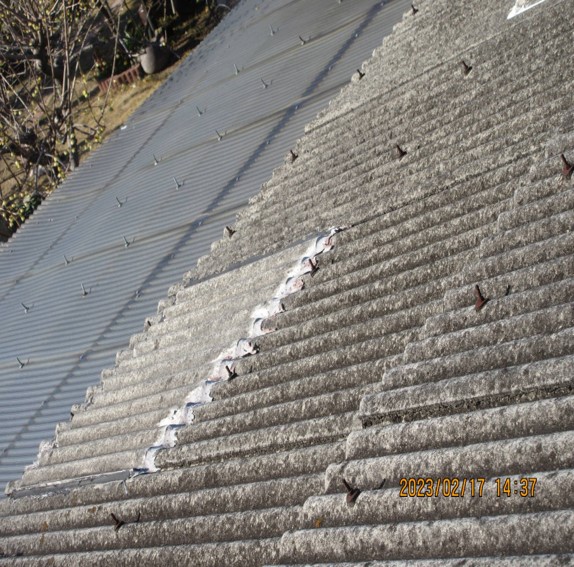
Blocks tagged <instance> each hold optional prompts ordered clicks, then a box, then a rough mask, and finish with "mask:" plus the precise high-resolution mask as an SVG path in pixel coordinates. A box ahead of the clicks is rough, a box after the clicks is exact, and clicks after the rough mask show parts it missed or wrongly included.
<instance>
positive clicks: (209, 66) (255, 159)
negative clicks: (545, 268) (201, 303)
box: [0, 0, 407, 497]
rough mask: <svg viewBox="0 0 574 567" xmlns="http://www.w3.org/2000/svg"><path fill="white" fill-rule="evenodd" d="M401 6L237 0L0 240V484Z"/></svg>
mask: <svg viewBox="0 0 574 567" xmlns="http://www.w3.org/2000/svg"><path fill="white" fill-rule="evenodd" d="M405 6H407V3H406V2H405V1H404V0H401V1H393V2H391V3H389V4H388V6H387V5H383V3H381V2H380V1H378V0H377V1H375V0H361V1H354V2H343V3H338V2H337V1H336V0H320V1H314V2H305V1H303V0H297V1H285V0H281V1H275V2H263V3H258V2H255V1H251V0H249V1H247V0H245V1H244V2H241V4H240V5H239V6H238V7H237V8H236V9H235V10H233V12H232V13H230V14H229V16H228V17H226V18H225V20H224V21H223V22H222V24H221V25H220V26H219V27H218V28H217V29H216V30H215V32H214V33H213V34H212V35H210V37H209V38H208V39H207V40H206V41H205V42H204V43H203V44H202V45H201V46H199V47H198V48H197V50H195V52H194V53H193V54H192V55H191V56H190V57H189V58H188V59H187V60H186V61H184V62H183V63H182V65H181V67H180V69H179V70H178V71H177V72H176V73H174V74H173V75H172V76H171V78H170V79H169V80H168V81H167V82H166V83H165V84H164V85H163V86H162V87H161V88H160V89H159V90H158V92H156V93H155V95H154V96H153V97H152V98H151V99H150V100H148V101H147V102H146V104H144V105H143V106H142V108H141V109H140V110H138V111H137V112H136V113H135V115H134V116H133V117H132V118H131V119H130V120H129V121H128V122H127V124H126V126H125V129H121V130H118V131H117V132H116V133H115V134H114V135H113V136H112V138H111V139H110V140H109V142H108V143H106V144H105V145H104V146H103V147H102V148H100V149H99V150H98V151H96V152H95V153H94V154H93V155H92V156H91V157H90V158H89V159H88V160H87V162H86V163H85V164H83V166H82V167H81V168H79V170H78V171H76V172H75V173H74V174H73V175H72V176H71V177H70V178H69V179H68V180H67V181H66V182H65V183H64V184H63V186H62V187H61V188H60V189H58V191H56V193H54V194H53V195H52V196H51V197H50V198H49V199H47V200H46V202H45V203H44V204H43V205H42V206H41V207H40V209H39V210H38V211H37V212H36V213H35V214H34V216H33V218H32V219H30V220H29V221H28V222H27V223H26V225H25V226H24V227H23V228H22V229H21V230H19V231H18V233H17V234H16V235H15V236H14V238H13V239H12V240H11V241H10V242H8V243H7V244H5V245H3V246H0V274H1V281H0V312H1V313H2V318H3V324H2V327H1V329H0V497H1V496H2V495H3V491H4V486H5V484H6V482H8V481H10V480H15V479H17V478H19V477H20V476H21V474H22V472H23V469H24V466H25V465H29V464H31V463H32V461H33V460H34V458H35V456H36V454H37V452H38V446H39V444H40V441H42V440H45V439H50V438H51V437H52V436H53V432H54V428H55V426H56V424H57V423H58V422H61V421H66V420H67V419H68V418H69V411H70V407H71V406H72V405H73V404H75V403H78V402H81V401H82V400H83V399H84V394H85V391H86V388H87V387H88V386H91V385H94V384H96V383H97V382H98V381H99V374H100V372H101V370H102V368H105V367H107V366H112V365H113V363H114V355H115V353H116V351H118V350H119V349H120V348H124V347H125V346H126V344H127V339H128V337H129V336H130V335H132V334H133V333H135V332H137V330H138V329H141V327H142V325H143V321H144V318H145V317H146V316H148V315H150V314H152V313H154V311H155V308H156V305H157V302H158V301H159V299H160V298H162V297H164V296H165V294H166V291H167V289H168V286H169V285H172V284H173V283H174V282H176V281H178V279H180V278H181V275H182V274H183V273H184V272H185V271H186V270H188V269H190V268H191V267H193V266H194V265H195V264H196V262H197V259H198V258H199V257H200V256H201V255H203V254H206V253H207V252H208V251H209V247H210V244H211V243H212V242H213V241H214V240H216V239H218V238H219V237H220V235H221V232H222V229H223V227H224V226H225V225H227V224H233V222H234V218H235V215H236V213H237V211H238V210H240V209H241V208H242V207H244V206H245V204H246V203H247V200H248V199H249V197H251V196H252V195H254V194H256V193H257V191H258V190H259V187H260V185H261V183H263V182H264V181H266V180H267V179H268V178H269V176H270V175H271V171H272V169H273V168H274V167H276V166H277V165H279V164H280V163H281V162H282V161H283V159H284V157H285V155H286V154H287V153H288V150H289V148H290V147H291V146H292V145H293V144H294V143H295V140H296V139H297V137H299V136H301V134H302V133H303V126H304V124H306V123H307V122H308V121H309V120H310V119H311V118H312V117H313V116H315V115H316V114H317V112H318V111H319V109H321V108H322V107H323V106H324V105H325V104H326V102H327V101H328V100H329V99H330V98H331V97H332V96H334V94H335V93H336V92H337V91H338V90H340V88H341V86H342V85H344V84H346V83H347V82H349V80H350V78H351V76H352V74H353V73H355V72H356V69H357V67H359V66H360V64H361V62H362V61H363V60H364V59H365V58H366V57H368V56H369V55H370V53H371V52H372V50H373V48H374V47H376V46H378V45H379V44H380V41H381V38H382V36H383V35H384V34H385V33H388V32H389V31H390V30H391V28H392V25H393V23H395V22H396V21H397V20H398V19H400V16H401V14H402V12H403V11H404V9H405ZM270 26H271V27H270ZM271 31H272V32H273V35H271ZM299 35H301V36H302V37H303V38H304V39H305V40H308V41H306V43H305V45H301V41H300V39H299V37H298V36H299ZM234 65H236V66H237V68H238V69H239V74H237V75H236V74H235V70H234ZM262 79H263V81H265V84H267V85H268V87H267V88H264V87H263V83H262V82H261V80H262ZM198 109H199V110H198ZM199 113H201V116H200V115H199ZM216 130H217V131H219V133H221V134H224V137H223V139H222V140H221V141H220V142H218V140H217V136H216ZM156 159H157V161H158V163H157V165H154V163H155V160H156ZM174 179H175V180H177V183H176V181H174ZM180 183H183V186H181V187H177V185H179V184H180ZM120 205H121V206H120ZM124 239H125V240H124ZM126 244H129V247H126ZM64 258H66V260H65V259H64ZM67 261H70V263H69V264H68V265H66V262H67ZM82 285H83V286H84V288H85V289H86V291H87V292H89V295H88V296H83V291H82V287H81V286H82ZM22 304H24V305H25V306H26V307H29V308H30V309H29V311H28V312H25V309H24V307H23V306H22ZM18 359H19V360H20V361H22V362H23V363H25V366H24V367H23V368H22V369H20V368H19V362H18Z"/></svg>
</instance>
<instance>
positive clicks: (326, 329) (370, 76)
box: [0, 0, 574, 567]
mask: <svg viewBox="0 0 574 567" xmlns="http://www.w3.org/2000/svg"><path fill="white" fill-rule="evenodd" d="M510 5H511V3H510V0H504V1H502V2H501V1H500V0H466V1H465V2H458V3H457V2H452V0H433V1H432V2H424V3H423V2H421V3H420V4H418V3H417V5H416V6H415V7H414V8H413V9H411V10H409V12H408V13H406V14H405V17H404V20H403V22H402V23H401V24H400V25H399V26H398V27H397V29H396V30H395V32H394V33H393V34H392V35H391V36H390V37H389V38H388V39H387V40H386V41H385V42H384V45H383V48H382V49H378V50H377V51H376V52H375V54H374V56H373V57H372V58H371V59H370V61H369V63H368V64H365V65H364V67H363V69H364V71H365V72H366V75H365V76H364V77H363V78H362V79H361V80H359V78H358V77H356V78H355V79H354V81H353V84H352V85H350V86H348V87H346V88H344V89H343V92H342V93H341V94H340V95H339V96H337V97H336V98H335V99H334V100H333V101H332V103H331V104H330V105H329V108H328V109H327V110H326V111H324V112H322V113H321V115H320V116H319V117H318V118H317V120H315V121H314V122H313V123H312V124H311V125H310V126H309V127H308V128H307V134H306V135H305V136H304V137H303V138H302V139H301V140H300V141H299V143H298V146H297V152H298V158H297V159H296V160H294V161H292V160H290V161H289V162H287V163H285V164H284V165H282V166H280V167H278V168H276V169H275V171H274V173H273V176H272V178H271V179H270V180H269V181H268V182H267V183H266V184H265V185H264V187H263V188H262V190H261V192H260V193H259V194H258V195H257V197H256V198H255V199H253V200H252V202H251V204H250V205H249V206H248V207H246V208H245V209H244V211H243V212H242V214H241V216H240V218H239V219H238V221H237V223H236V224H235V229H236V230H237V232H236V233H235V234H234V235H233V237H232V238H230V239H229V238H228V239H223V240H221V241H219V242H218V243H217V244H216V245H215V246H214V247H213V249H212V251H211V253H210V254H209V255H208V256H207V257H205V258H204V259H202V261H201V262H200V263H199V265H198V266H197V268H195V269H193V270H191V271H190V272H189V273H188V274H186V276H185V277H184V282H183V283H182V284H179V285H177V286H174V288H172V290H171V293H170V296H169V298H168V299H166V300H164V301H162V302H161V303H160V306H159V315H158V317H157V318H156V319H154V320H153V321H152V324H151V326H148V329H147V330H146V331H145V332H142V333H140V334H138V335H135V336H133V337H132V338H131V340H130V346H129V348H128V349H126V350H124V351H122V352H120V353H119V354H118V359H117V364H116V366H115V367H114V368H113V369H109V370H107V371H105V372H104V375H103V379H102V383H101V384H100V385H98V386H97V387H95V388H94V389H92V390H91V393H90V402H89V403H87V404H86V405H85V406H84V407H82V408H78V409H77V411H76V413H75V415H74V418H73V419H72V421H71V422H70V423H68V424H66V425H65V426H62V427H61V428H60V429H59V431H58V435H57V446H54V447H53V448H47V449H46V450H45V451H43V452H42V454H41V457H40V463H39V466H38V467H37V468H36V469H33V470H29V471H27V472H26V473H25V475H24V477H23V479H22V481H21V482H20V483H19V484H18V485H14V486H13V488H14V489H15V490H14V492H13V494H12V497H11V498H7V499H4V500H3V501H2V502H0V526H1V529H0V553H3V554H4V556H3V557H2V556H0V564H1V565H11V566H12V565H48V564H49V565H57V566H66V567H67V566H73V565H78V564H82V565H83V566H84V565H88V566H90V565H94V566H96V565H97V566H98V567H99V566H100V565H102V564H107V565H117V564H121V565H125V566H132V565H133V566H134V567H135V566H137V567H140V566H141V565H159V564H167V563H170V564H172V563H175V564H177V563H182V564H193V565H201V566H202V567H219V566H221V565H225V566H226V567H235V566H237V567H244V566H245V565H249V566H257V567H261V566H263V565H268V566H269V565H283V566H284V567H286V566H292V567H295V566H298V567H302V566H303V565H316V566H319V565H334V566H338V567H367V566H369V567H372V566H377V567H397V566H398V565H400V566H404V567H423V566H424V567H433V566H438V565H440V566H448V567H454V566H455V565H460V564H461V563H464V564H469V565H473V566H481V567H482V566H487V565H488V566H491V565H494V566H495V567H518V566H520V567H524V566H526V567H531V566H535V565H536V566H541V565H543V566H547V567H556V566H558V565H572V564H574V452H573V451H572V447H573V446H574V411H573V409H574V396H573V395H572V391H573V387H574V382H573V380H574V378H573V374H572V368H573V367H574V306H573V303H572V292H573V290H574V235H573V233H572V226H573V223H574V188H573V185H572V175H573V172H574V165H573V164H574V129H573V126H572V124H573V122H572V118H573V116H574V113H573V109H572V106H571V100H572V85H573V82H574V79H573V78H572V77H570V76H567V75H564V73H563V72H562V71H563V69H564V60H565V58H566V56H567V54H568V53H569V50H570V41H569V39H570V38H571V36H572V25H573V23H574V11H573V10H572V9H571V8H572V7H573V5H574V1H573V0H562V1H555V2H553V3H548V2H545V3H543V4H541V5H540V6H537V7H535V8H533V9H532V10H528V11H527V12H525V13H524V14H521V15H519V16H517V17H516V18H512V20H510V22H509V21H508V20H507V18H506V15H507V13H508V10H509V9H510ZM445 23H446V25H445ZM429 46H431V48H430V49H429ZM525 46H527V49H525ZM413 54H414V55H416V57H415V60H414V61H413V56H414V55H413ZM411 61H412V65H411V64H410V63H411ZM383 77H384V80H383ZM317 225H323V226H325V227H326V226H329V225H334V226H338V227H339V228H340V229H341V230H339V231H336V232H334V233H333V234H332V236H330V237H326V238H327V240H328V242H326V241H325V239H324V238H323V237H321V238H319V240H317V239H309V244H310V246H309V248H307V247H306V243H305V241H306V240H307V237H308V236H309V234H310V233H313V231H314V230H315V227H316V226H317ZM315 236H317V235H316V234H315ZM313 242H314V243H315V244H314V247H311V245H313ZM321 242H322V243H323V245H326V244H327V243H328V246H325V247H324V249H323V250H322V251H321V253H319V254H317V253H314V252H313V250H314V251H315V252H316V251H317V244H318V243H321ZM302 250H304V251H302ZM302 255H310V258H302V257H301V256H302ZM297 258H298V259H297ZM294 259H295V260H296V270H298V271H296V274H299V275H298V276H297V277H296V278H295V279H294V280H291V284H292V285H290V290H292V293H289V294H288V295H286V296H284V297H283V296H282V299H281V301H279V302H278V301H273V300H271V302H270V303H269V299H270V298H271V297H272V296H273V295H281V293H278V291H277V288H275V287H274V285H276V284H277V278H279V279H281V280H282V278H284V277H285V276H286V273H287V267H288V266H289V265H290V263H291V262H292V261H293V260H294ZM302 272H306V273H304V274H303V273H302ZM265 298H267V301H268V302H265ZM255 302H257V303H259V302H264V303H265V304H264V305H263V306H261V307H259V308H257V310H256V314H257V316H262V317H263V321H261V324H262V327H260V328H265V329H266V330H268V331H269V332H265V333H259V332H258V331H257V328H256V327H251V328H250V327H249V326H248V325H247V324H246V321H247V320H248V319H249V316H250V315H253V316H255V314H254V313H253V312H252V311H251V309H252V307H253V304H254V303H255ZM265 309H267V313H266V312H265ZM249 329H250V330H249ZM244 333H248V334H249V338H250V340H251V341H252V343H255V344H251V346H249V348H248V349H247V350H249V351H250V352H251V354H250V355H249V356H242V355H243V354H246V352H245V351H246V349H245V348H243V350H241V351H240V352H239V353H238V352H237V349H234V354H232V355H230V357H229V358H226V359H225V363H226V364H227V365H230V372H228V371H224V370H223V369H222V368H221V366H219V367H218V368H219V371H221V372H222V373H223V379H221V380H217V381H216V383H211V384H210V386H209V387H210V389H211V391H210V397H211V398H212V399H211V401H208V402H207V403H200V404H195V405H193V407H192V408H191V409H192V411H193V416H194V419H193V422H192V423H191V424H186V425H184V426H182V427H180V428H178V430H177V432H176V435H175V441H176V442H175V443H174V444H173V446H171V444H165V445H164V446H163V447H162V448H161V449H159V450H158V451H157V453H156V454H155V456H154V466H156V467H157V468H159V471H158V472H155V473H153V474H140V475H136V476H134V477H132V478H128V479H123V480H120V481H119V482H118V480H119V479H117V478H116V479H115V480H113V481H110V482H102V480H103V479H102V478H99V479H96V480H97V481H98V482H97V483H95V484H89V483H88V484H87V485H84V486H81V487H79V488H78V487H76V488H71V489H70V487H69V486H68V487H67V488H66V489H63V487H62V485H57V486H53V485H50V483H51V482H58V481H62V480H66V479H68V480H69V479H73V478H76V479H77V477H78V475H81V474H82V472H85V471H88V470H94V469H95V468H96V467H97V468H98V470H99V471H102V472H111V471H114V470H115V469H114V467H115V466H116V465H117V463H118V462H122V461H121V460H122V459H125V458H126V456H127V457H128V458H131V457H132V456H133V450H134V448H135V450H136V451H138V450H140V451H142V450H145V448H146V441H148V440H149V436H150V435H151V434H155V433H156V431H155V430H154V429H153V428H154V427H157V420H158V419H159V418H158V416H157V413H156V410H157V409H158V408H159V409H160V416H161V415H163V414H162V413H161V412H162V411H163V409H162V408H165V407H167V406H169V405H170V404H171V403H172V402H174V403H175V404H176V406H177V404H179V406H178V407H181V399H182V396H185V395H186V394H187V392H188V391H189V390H188V388H190V387H193V386H195V385H196V384H197V383H198V381H200V380H201V379H204V378H205V376H206V373H207V372H208V371H209V369H206V366H205V360H209V359H210V358H212V357H213V355H214V353H218V352H220V347H221V345H222V344H225V343H226V342H227V341H229V340H231V337H234V338H235V339H239V338H241V337H245V336H246V335H245V334H244ZM239 344H240V345H244V346H245V343H243V342H240V343H239ZM226 374H227V376H226ZM208 375H209V374H208ZM226 378H227V379H226ZM200 401H201V402H205V401H206V400H205V398H202V399H201V400H200ZM176 409H177V408H176ZM126 416H127V417H126ZM110 434H111V436H110ZM29 489H37V490H39V491H40V492H41V496H39V497H38V496H31V495H29V493H27V492H26V491H27V490H29Z"/></svg>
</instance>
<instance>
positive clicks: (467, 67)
mask: <svg viewBox="0 0 574 567" xmlns="http://www.w3.org/2000/svg"><path fill="white" fill-rule="evenodd" d="M460 64H461V65H462V72H463V73H464V74H465V76H466V75H468V74H469V73H470V72H471V71H472V65H469V64H468V63H467V62H466V61H465V60H464V59H462V60H461V62H460Z"/></svg>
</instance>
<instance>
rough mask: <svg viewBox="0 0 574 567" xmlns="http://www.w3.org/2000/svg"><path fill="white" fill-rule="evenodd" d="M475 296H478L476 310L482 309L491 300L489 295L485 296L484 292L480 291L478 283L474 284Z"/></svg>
mask: <svg viewBox="0 0 574 567" xmlns="http://www.w3.org/2000/svg"><path fill="white" fill-rule="evenodd" d="M474 296H475V297H476V303H475V304H474V309H475V310H476V311H480V310H481V309H482V308H483V307H484V306H485V305H486V304H487V303H488V302H489V300H490V299H489V298H488V297H484V296H483V295H482V293H480V288H479V287H478V284H477V285H475V286H474Z"/></svg>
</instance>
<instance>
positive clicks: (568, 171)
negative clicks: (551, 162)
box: [560, 154, 574, 179]
mask: <svg viewBox="0 0 574 567" xmlns="http://www.w3.org/2000/svg"><path fill="white" fill-rule="evenodd" d="M560 157H561V158H562V164H563V165H562V175H563V176H564V177H565V178H566V179H569V178H570V177H572V173H573V172H574V164H572V163H570V162H569V161H568V160H567V159H566V156H565V155H564V154H560Z"/></svg>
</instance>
